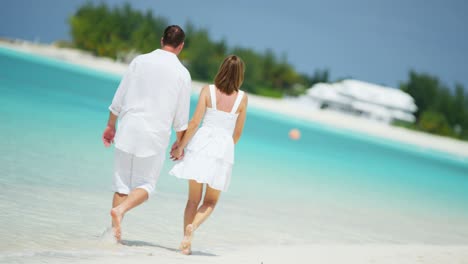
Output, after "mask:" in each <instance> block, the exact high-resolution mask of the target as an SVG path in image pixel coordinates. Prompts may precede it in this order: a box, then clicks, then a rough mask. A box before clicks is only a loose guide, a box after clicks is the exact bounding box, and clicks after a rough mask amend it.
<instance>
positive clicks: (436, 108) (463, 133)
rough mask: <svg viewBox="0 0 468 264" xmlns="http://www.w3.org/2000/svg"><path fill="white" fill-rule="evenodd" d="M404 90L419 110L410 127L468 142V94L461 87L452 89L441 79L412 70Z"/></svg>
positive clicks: (403, 86) (401, 85)
mask: <svg viewBox="0 0 468 264" xmlns="http://www.w3.org/2000/svg"><path fill="white" fill-rule="evenodd" d="M400 89H401V90H403V91H404V92H406V93H408V94H410V95H411V96H412V97H413V98H414V101H415V103H416V106H417V107H418V110H417V111H416V113H415V116H416V122H415V123H414V124H401V123H400V125H404V126H406V127H409V128H413V129H417V130H421V131H425V132H429V133H432V134H438V135H443V136H449V137H454V138H459V139H463V140H468V94H467V93H466V92H465V89H464V87H463V86H462V85H461V84H455V86H454V87H452V88H450V87H448V86H447V85H445V84H443V83H442V82H441V81H440V80H439V79H438V78H437V77H435V76H432V75H430V74H426V73H417V72H415V71H410V73H409V76H408V80H407V81H405V82H402V83H401V84H400Z"/></svg>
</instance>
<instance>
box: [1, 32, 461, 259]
mask: <svg viewBox="0 0 468 264" xmlns="http://www.w3.org/2000/svg"><path fill="white" fill-rule="evenodd" d="M0 46H4V47H7V48H11V49H15V50H18V51H23V52H27V53H32V54H37V55H42V56H47V57H51V58H55V59H59V60H63V61H66V62H69V63H73V64H77V65H80V66H85V67H89V68H92V69H96V70H101V71H106V72H109V73H114V74H118V75H121V74H122V73H123V72H124V71H125V70H126V68H127V65H126V64H123V63H117V62H114V61H112V60H110V59H105V58H96V57H94V56H92V55H89V54H88V53H86V52H82V51H77V50H73V49H63V48H57V47H55V46H53V45H40V44H34V43H25V42H16V43H11V42H8V41H0ZM202 85H203V84H202V83H200V82H194V83H193V87H194V92H197V91H198V90H199V89H200V88H201V87H202ZM249 102H250V105H251V106H253V107H256V108H261V109H265V110H268V111H272V112H278V113H282V114H286V115H291V116H294V117H299V118H302V119H304V120H310V121H312V122H317V123H320V124H324V125H326V126H331V127H335V128H340V129H349V130H352V131H357V132H362V133H367V134H370V135H373V136H377V137H382V138H386V139H392V140H396V141H401V142H405V143H409V144H413V145H415V146H418V147H420V148H423V149H435V150H439V151H444V152H447V153H452V154H455V155H459V156H460V157H461V158H462V159H466V157H468V143H466V142H462V141H458V140H453V139H449V138H443V137H438V136H433V135H429V134H425V133H420V132H415V131H410V130H407V129H403V128H398V127H392V126H388V125H384V124H381V123H375V122H372V121H369V120H365V119H360V118H357V117H353V116H348V115H344V114H340V113H335V112H329V111H320V110H316V111H312V110H311V109H308V108H305V107H304V106H301V105H299V104H297V103H294V102H291V101H288V100H276V99H270V98H263V97H260V96H255V95H249ZM267 242H268V241H267ZM267 244H269V243H267ZM237 246H239V247H236V248H237V249H236V250H235V251H228V250H223V251H221V252H209V254H205V253H204V252H196V253H198V254H196V255H194V256H190V257H187V256H182V255H180V254H178V253H176V252H174V251H173V250H172V249H169V248H163V247H152V246H145V245H143V246H141V249H139V250H137V251H138V252H139V253H136V254H131V255H119V251H116V255H111V256H102V257H90V258H83V259H78V260H73V262H77V263H104V264H106V263H109V264H110V263H142V264H144V263H186V262H190V263H224V264H228V263H258V264H260V263H265V264H267V263H468V245H444V246H442V245H423V244H419V245H408V244H360V245H353V244H348V245H336V244H314V245H302V246H297V245H294V246H274V247H266V246H265V247H259V246H255V247H245V246H242V245H237ZM210 254H215V256H210ZM44 258H45V259H43V260H47V261H46V262H50V263H55V262H56V263H59V262H62V261H63V260H62V259H60V258H51V259H48V257H47V255H46V256H44Z"/></svg>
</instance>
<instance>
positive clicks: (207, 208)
mask: <svg viewBox="0 0 468 264" xmlns="http://www.w3.org/2000/svg"><path fill="white" fill-rule="evenodd" d="M220 194H221V191H218V190H215V189H213V188H211V187H209V186H208V185H207V186H206V193H205V198H204V199H203V204H202V206H200V208H199V209H198V211H197V214H196V215H195V217H194V219H193V221H192V223H191V224H189V225H187V226H186V228H185V237H184V240H183V241H182V245H184V246H185V248H188V249H190V248H191V246H192V238H193V232H194V231H195V230H196V229H197V228H198V227H199V226H200V225H201V224H202V223H203V222H204V221H205V220H206V219H207V218H208V216H210V214H211V213H212V212H213V210H214V208H215V206H216V203H217V202H218V199H219V196H220ZM182 253H184V254H185V253H188V254H190V253H191V252H190V250H188V251H187V252H182Z"/></svg>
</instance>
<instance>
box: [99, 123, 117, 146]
mask: <svg viewBox="0 0 468 264" xmlns="http://www.w3.org/2000/svg"><path fill="white" fill-rule="evenodd" d="M114 137H115V127H112V126H107V127H106V129H104V133H102V142H103V143H104V146H106V147H110V145H112V144H113V143H114Z"/></svg>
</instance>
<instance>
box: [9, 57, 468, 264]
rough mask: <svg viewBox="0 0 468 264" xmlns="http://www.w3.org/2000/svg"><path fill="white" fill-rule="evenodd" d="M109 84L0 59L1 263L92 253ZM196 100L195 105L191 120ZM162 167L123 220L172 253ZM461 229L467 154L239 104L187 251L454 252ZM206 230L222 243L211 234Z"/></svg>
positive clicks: (104, 174) (174, 211) (60, 67)
mask: <svg viewBox="0 0 468 264" xmlns="http://www.w3.org/2000/svg"><path fill="white" fill-rule="evenodd" d="M247 74H248V73H247ZM119 80H120V77H119V76H114V75H110V74H105V73H101V72H96V71H91V70H87V69H84V68H80V67H77V66H73V65H69V64H65V63H62V62H58V61H55V60H51V59H46V58H41V57H36V56H31V55H26V54H22V53H18V52H15V51H11V50H8V49H5V48H0V94H1V96H0V124H1V126H0V127H1V129H0V148H1V151H2V155H1V156H0V168H1V170H0V186H1V187H2V189H3V190H5V191H4V192H2V193H0V210H1V211H2V212H4V215H3V216H2V217H1V218H0V226H3V227H5V226H9V228H2V230H1V231H0V235H1V236H2V237H3V238H4V239H3V240H2V241H1V242H0V253H1V252H4V255H3V257H4V258H7V259H8V260H11V259H15V257H17V256H20V257H25V256H26V255H27V254H26V253H25V252H35V254H32V255H31V254H29V253H28V254H29V255H27V256H33V257H34V256H39V257H41V256H44V254H46V253H44V252H51V251H53V252H55V251H54V250H56V251H57V250H58V251H60V250H64V251H60V252H62V253H63V252H69V250H70V249H71V248H72V249H76V248H79V249H80V250H85V249H86V250H87V249H89V248H93V249H94V248H95V246H96V243H97V241H99V237H100V234H101V233H102V232H103V230H105V228H106V227H107V226H108V220H109V219H108V209H109V206H110V199H111V195H112V194H111V192H110V184H111V175H112V167H113V164H112V162H113V150H112V149H106V148H104V147H103V146H102V143H101V139H100V137H101V133H102V130H103V128H104V126H105V124H106V121H107V116H108V110H107V107H108V105H109V104H110V102H111V100H112V97H113V94H114V92H115V89H116V87H117V85H118V83H119ZM195 103H196V96H195V95H194V97H193V99H192V105H191V108H192V111H193V109H194V107H195ZM291 128H298V129H300V130H301V133H302V137H301V139H300V140H298V141H292V140H290V139H289V138H288V136H287V135H288V132H289V130H290V129H291ZM170 163H171V162H170V161H169V160H167V162H166V165H165V167H164V170H163V172H162V175H161V177H160V180H159V182H158V186H157V194H156V195H155V197H154V198H152V199H151V201H150V202H149V203H146V204H145V205H143V206H142V207H141V208H143V209H140V208H138V209H137V210H135V212H134V213H133V214H132V216H131V217H128V220H126V221H128V223H127V224H128V230H129V233H128V235H129V237H131V238H134V239H136V240H141V239H143V240H145V239H146V240H145V241H147V242H148V241H149V242H152V243H156V244H160V242H161V241H159V242H158V241H154V240H155V236H154V233H156V234H158V236H156V237H161V236H162V237H164V241H166V243H168V244H177V241H178V238H179V236H180V235H179V231H180V230H179V229H180V227H179V226H178V225H179V222H180V221H181V215H182V212H183V206H184V205H185V201H184V200H185V195H186V194H185V192H186V186H185V184H186V183H185V182H184V181H181V180H176V179H174V178H172V177H170V176H169V175H168V174H167V171H168V170H169V169H170V166H171V164H170ZM162 214H163V215H164V217H162V216H161V215H162ZM467 221H468V159H467V158H466V157H458V156H453V155H449V154H446V153H439V152H434V151H429V150H425V149H421V148H418V147H414V146H409V145H404V144H401V143H397V142H391V141H388V140H384V139H380V138H375V137H369V136H366V135H361V134H356V133H354V132H350V131H344V130H337V129H335V128H331V127H326V126H323V125H320V124H315V123H311V122H304V121H302V120H300V119H295V118H291V117H286V116H282V115H279V114H274V113H269V112H265V111H263V110H260V109H255V108H254V107H251V108H250V109H249V113H248V117H247V123H246V125H245V131H244V134H243V136H242V138H241V140H240V143H239V144H238V146H237V147H236V164H235V167H234V172H233V180H232V183H231V188H230V190H229V192H227V193H226V194H223V197H222V200H221V201H220V206H219V207H218V209H216V211H215V214H214V215H213V217H212V219H210V222H209V223H207V226H206V229H205V230H204V231H201V232H205V233H203V234H204V236H205V239H204V240H203V242H200V243H201V246H202V247H203V248H204V249H206V250H207V251H209V252H211V251H216V252H223V250H224V249H225V248H230V247H234V246H233V245H237V244H243V245H250V244H263V243H264V241H265V239H266V240H267V241H269V242H271V243H275V244H281V243H285V244H294V243H319V242H323V241H327V242H330V241H331V242H346V243H368V242H379V243H380V242H386V243H387V242H390V243H435V244H439V243H442V244H444V243H445V244H447V243H448V244H466V243H467V242H468V228H467V227H466V224H465V223H466V222H467ZM174 222H175V223H177V224H174ZM226 222H230V223H233V224H232V226H231V228H225V227H224V226H223V225H224V224H225V223H226ZM142 223H143V224H142ZM156 223H157V224H156ZM163 226H164V228H163ZM143 227H144V228H143ZM216 228H218V229H219V228H222V229H223V230H225V233H224V234H213V233H211V232H210V230H213V229H216ZM148 230H150V231H148ZM151 232H153V235H151ZM156 239H157V238H156ZM213 245H216V246H217V247H213ZM123 250H127V249H123ZM127 251H128V252H127ZM127 251H126V252H127V253H129V254H138V253H139V251H132V250H127ZM12 252H13V253H12ZM18 252H19V253H18ZM38 252H39V253H38ZM80 252H82V251H80ZM86 252H88V251H86ZM103 252H107V253H109V252H114V251H107V248H106V247H105V248H103V249H102V251H99V254H96V256H97V255H99V256H100V255H101V254H103ZM88 253H89V252H88ZM88 253H86V254H88ZM107 253H106V254H107ZM41 254H42V255H41ZM63 254H65V253H63ZM67 254H68V253H67ZM83 254H84V253H83ZM89 254H91V256H92V257H95V255H93V254H94V253H89ZM109 254H113V253H109ZM46 255H47V256H48V257H50V254H46ZM52 255H53V254H52ZM57 255H59V256H62V255H60V254H58V253H57ZM65 255H66V254H65ZM1 256H2V255H1V254H0V258H1ZM67 256H68V255H67ZM70 256H71V258H72V257H73V256H76V254H70ZM86 256H88V255H86ZM88 257H89V256H88Z"/></svg>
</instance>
